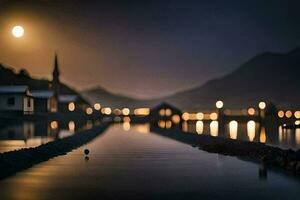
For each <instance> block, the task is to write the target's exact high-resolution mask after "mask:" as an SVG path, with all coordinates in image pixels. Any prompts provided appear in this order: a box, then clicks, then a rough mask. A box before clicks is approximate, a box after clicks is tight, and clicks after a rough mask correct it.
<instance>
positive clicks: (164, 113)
mask: <svg viewBox="0 0 300 200" xmlns="http://www.w3.org/2000/svg"><path fill="white" fill-rule="evenodd" d="M181 116H182V112H181V110H179V109H178V108H176V107H175V106H173V105H171V104H168V103H161V104H159V105H158V106H156V107H154V108H152V109H151V110H150V115H149V119H150V123H151V126H154V127H159V128H166V129H169V128H180V127H181V121H182V119H181Z"/></svg>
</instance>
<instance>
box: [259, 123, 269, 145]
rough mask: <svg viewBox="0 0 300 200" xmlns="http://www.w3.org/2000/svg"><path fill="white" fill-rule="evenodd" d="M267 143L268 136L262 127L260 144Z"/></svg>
mask: <svg viewBox="0 0 300 200" xmlns="http://www.w3.org/2000/svg"><path fill="white" fill-rule="evenodd" d="M266 141H267V134H266V129H265V127H261V130H260V135H259V142H260V143H266Z"/></svg>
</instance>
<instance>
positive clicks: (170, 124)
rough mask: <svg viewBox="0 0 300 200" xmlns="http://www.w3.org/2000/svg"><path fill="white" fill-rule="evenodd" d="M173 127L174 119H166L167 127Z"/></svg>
mask: <svg viewBox="0 0 300 200" xmlns="http://www.w3.org/2000/svg"><path fill="white" fill-rule="evenodd" d="M171 127H172V121H170V120H168V121H166V128H171Z"/></svg>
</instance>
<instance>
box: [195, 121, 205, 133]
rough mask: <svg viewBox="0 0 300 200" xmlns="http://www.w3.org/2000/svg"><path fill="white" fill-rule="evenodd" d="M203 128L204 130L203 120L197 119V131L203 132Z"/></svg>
mask: <svg viewBox="0 0 300 200" xmlns="http://www.w3.org/2000/svg"><path fill="white" fill-rule="evenodd" d="M203 130H204V124H203V121H197V123H196V132H197V133H198V134H203Z"/></svg>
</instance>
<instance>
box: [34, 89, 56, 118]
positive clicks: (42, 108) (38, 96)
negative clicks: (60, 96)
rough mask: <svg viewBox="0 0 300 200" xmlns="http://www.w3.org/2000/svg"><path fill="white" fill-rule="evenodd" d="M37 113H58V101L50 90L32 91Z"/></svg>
mask: <svg viewBox="0 0 300 200" xmlns="http://www.w3.org/2000/svg"><path fill="white" fill-rule="evenodd" d="M32 96H33V97H34V109H35V113H52V112H57V99H56V97H55V96H54V92H53V91H50V90H35V91H32Z"/></svg>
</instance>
